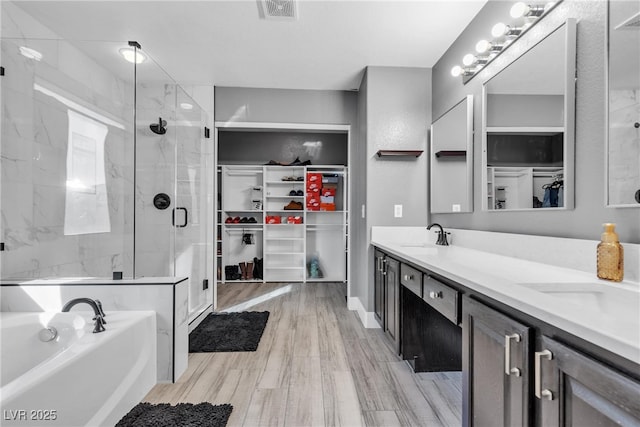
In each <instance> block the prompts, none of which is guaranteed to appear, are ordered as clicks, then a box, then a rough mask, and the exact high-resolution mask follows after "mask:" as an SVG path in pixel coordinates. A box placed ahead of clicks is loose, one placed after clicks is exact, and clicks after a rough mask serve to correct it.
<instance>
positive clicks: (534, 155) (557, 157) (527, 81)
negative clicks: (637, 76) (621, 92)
mask: <svg viewBox="0 0 640 427" xmlns="http://www.w3.org/2000/svg"><path fill="white" fill-rule="evenodd" d="M575 63H576V22H575V20H574V19H569V20H567V21H566V22H565V23H564V24H562V25H561V26H560V27H559V28H557V29H556V30H554V31H553V32H552V33H550V34H549V35H547V36H546V37H545V38H544V39H542V40H541V41H540V42H538V43H537V44H536V45H535V46H533V47H532V48H531V49H529V50H527V51H526V52H524V53H523V54H522V55H521V56H520V57H518V58H517V59H516V60H515V61H513V62H512V63H511V64H509V65H508V66H507V67H505V68H504V69H503V70H502V71H500V72H499V73H498V74H496V75H495V76H494V77H493V78H491V79H490V80H488V81H487V82H485V83H484V85H483V88H482V103H483V105H482V111H483V117H482V205H483V206H482V207H483V210H489V211H505V210H510V211H513V210H530V209H536V210H540V211H542V210H555V209H572V208H573V199H574V178H573V177H574V126H575Z"/></svg>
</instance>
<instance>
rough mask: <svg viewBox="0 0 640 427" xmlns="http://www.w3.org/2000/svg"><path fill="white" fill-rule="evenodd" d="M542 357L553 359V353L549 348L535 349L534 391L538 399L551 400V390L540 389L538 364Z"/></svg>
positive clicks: (540, 372) (540, 380)
mask: <svg viewBox="0 0 640 427" xmlns="http://www.w3.org/2000/svg"><path fill="white" fill-rule="evenodd" d="M542 358H545V359H547V360H553V353H551V352H550V351H549V350H542V351H536V353H535V358H534V359H535V360H534V362H535V363H534V365H535V366H534V370H535V372H534V374H535V392H536V397H537V398H538V399H540V400H542V399H547V400H553V392H551V390H549V389H546V388H545V389H544V390H542V367H541V366H540V364H541V360H542Z"/></svg>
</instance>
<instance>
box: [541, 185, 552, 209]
mask: <svg viewBox="0 0 640 427" xmlns="http://www.w3.org/2000/svg"><path fill="white" fill-rule="evenodd" d="M542 207H543V208H550V207H551V188H549V187H547V188H545V189H544V197H543V198H542Z"/></svg>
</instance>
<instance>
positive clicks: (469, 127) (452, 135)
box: [430, 95, 473, 213]
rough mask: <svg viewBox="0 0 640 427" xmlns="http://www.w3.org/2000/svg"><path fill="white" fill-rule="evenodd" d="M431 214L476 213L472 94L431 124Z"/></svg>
mask: <svg viewBox="0 0 640 427" xmlns="http://www.w3.org/2000/svg"><path fill="white" fill-rule="evenodd" d="M430 159H431V160H430V170H431V172H430V183H431V185H430V194H431V202H430V206H431V213H451V212H473V95H467V97H466V98H464V99H463V100H462V101H460V102H458V103H457V104H456V105H454V106H453V107H452V108H451V109H450V110H449V111H447V112H446V113H444V114H443V115H442V116H441V117H440V118H438V119H437V120H436V121H435V122H433V123H432V124H431V157H430Z"/></svg>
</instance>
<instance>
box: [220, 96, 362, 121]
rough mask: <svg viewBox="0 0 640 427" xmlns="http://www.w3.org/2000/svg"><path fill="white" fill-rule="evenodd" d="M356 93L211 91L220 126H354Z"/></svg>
mask: <svg viewBox="0 0 640 427" xmlns="http://www.w3.org/2000/svg"><path fill="white" fill-rule="evenodd" d="M357 96H358V94H357V92H346V91H337V90H297V89H261V88H243V87H216V88H215V106H216V111H215V117H216V121H220V122H227V121H228V122H262V123H321V124H341V125H343V124H345V125H348V124H355V114H356V102H357Z"/></svg>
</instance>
